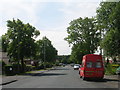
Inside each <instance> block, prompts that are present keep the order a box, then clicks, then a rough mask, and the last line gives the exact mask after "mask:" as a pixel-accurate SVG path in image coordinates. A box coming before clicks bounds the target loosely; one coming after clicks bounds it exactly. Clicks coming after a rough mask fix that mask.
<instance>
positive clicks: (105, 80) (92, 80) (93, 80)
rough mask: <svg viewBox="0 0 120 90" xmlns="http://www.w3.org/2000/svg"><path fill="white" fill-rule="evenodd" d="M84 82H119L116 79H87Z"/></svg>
mask: <svg viewBox="0 0 120 90" xmlns="http://www.w3.org/2000/svg"><path fill="white" fill-rule="evenodd" d="M86 81H90V82H108V81H114V82H119V80H117V79H107V78H104V79H102V80H98V79H97V80H96V79H88V80H86Z"/></svg>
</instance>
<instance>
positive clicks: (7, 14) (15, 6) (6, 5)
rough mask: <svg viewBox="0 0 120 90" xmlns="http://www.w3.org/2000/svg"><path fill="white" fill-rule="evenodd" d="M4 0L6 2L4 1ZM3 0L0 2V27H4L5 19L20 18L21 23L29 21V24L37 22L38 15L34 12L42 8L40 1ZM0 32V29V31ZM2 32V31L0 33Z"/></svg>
mask: <svg viewBox="0 0 120 90" xmlns="http://www.w3.org/2000/svg"><path fill="white" fill-rule="evenodd" d="M5 1H6V2H5ZM5 1H4V2H1V3H0V6H1V8H0V13H1V14H0V17H1V18H2V22H1V24H2V27H4V28H3V29H4V31H7V29H5V27H6V26H5V25H6V24H7V23H6V21H7V20H12V19H13V18H14V19H20V20H22V21H23V23H30V24H31V25H33V26H35V25H36V24H37V23H38V19H37V18H38V16H37V15H36V13H37V12H38V9H39V11H41V10H42V8H43V6H44V5H43V4H42V5H41V3H31V2H23V0H15V2H12V1H14V0H12V1H11V2H9V1H8V0H5ZM0 32H1V31H0ZM2 34H3V33H2Z"/></svg>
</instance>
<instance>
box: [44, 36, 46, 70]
mask: <svg viewBox="0 0 120 90" xmlns="http://www.w3.org/2000/svg"><path fill="white" fill-rule="evenodd" d="M45 54H46V53H45V38H44V69H45V68H46V66H45V59H46V58H45V57H46V56H45Z"/></svg>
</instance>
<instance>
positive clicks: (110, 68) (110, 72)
mask: <svg viewBox="0 0 120 90" xmlns="http://www.w3.org/2000/svg"><path fill="white" fill-rule="evenodd" d="M116 69H117V68H116V67H113V66H112V64H108V65H107V67H106V69H105V74H106V75H114V74H116Z"/></svg>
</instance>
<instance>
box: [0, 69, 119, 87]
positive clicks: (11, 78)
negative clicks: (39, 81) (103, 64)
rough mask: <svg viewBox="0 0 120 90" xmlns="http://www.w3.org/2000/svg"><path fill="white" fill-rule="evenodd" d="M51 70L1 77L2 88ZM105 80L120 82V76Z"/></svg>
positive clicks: (110, 76)
mask: <svg viewBox="0 0 120 90" xmlns="http://www.w3.org/2000/svg"><path fill="white" fill-rule="evenodd" d="M52 69H54V68H52ZM49 70H51V69H48V70H42V71H32V72H29V73H26V74H24V75H15V76H2V75H1V76H0V86H2V85H6V84H9V83H12V82H16V81H18V80H21V79H24V78H26V77H28V76H36V75H38V74H40V73H44V72H47V71H49ZM104 78H105V79H109V80H119V82H120V76H118V75H105V76H104Z"/></svg>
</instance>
